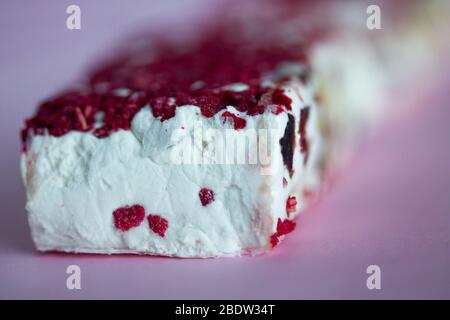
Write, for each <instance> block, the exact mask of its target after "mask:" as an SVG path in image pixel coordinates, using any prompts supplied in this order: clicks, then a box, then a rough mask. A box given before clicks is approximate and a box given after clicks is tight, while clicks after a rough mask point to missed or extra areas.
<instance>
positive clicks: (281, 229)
mask: <svg viewBox="0 0 450 320" xmlns="http://www.w3.org/2000/svg"><path fill="white" fill-rule="evenodd" d="M295 226H296V223H295V221H292V220H289V219H285V220H283V221H281V219H280V218H278V222H277V232H275V233H274V234H272V235H271V236H270V243H271V244H272V247H275V246H276V245H277V244H278V243H279V241H280V239H279V238H280V237H281V236H284V235H286V234H288V233H290V232H292V231H294V229H295Z"/></svg>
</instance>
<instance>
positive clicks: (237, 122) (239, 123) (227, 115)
mask: <svg viewBox="0 0 450 320" xmlns="http://www.w3.org/2000/svg"><path fill="white" fill-rule="evenodd" d="M222 119H223V123H225V122H227V121H231V122H232V123H233V125H234V129H235V130H239V129H243V128H245V125H246V124H247V121H246V120H245V119H242V118H239V117H238V116H237V115H235V114H233V113H231V112H229V111H225V112H224V113H222Z"/></svg>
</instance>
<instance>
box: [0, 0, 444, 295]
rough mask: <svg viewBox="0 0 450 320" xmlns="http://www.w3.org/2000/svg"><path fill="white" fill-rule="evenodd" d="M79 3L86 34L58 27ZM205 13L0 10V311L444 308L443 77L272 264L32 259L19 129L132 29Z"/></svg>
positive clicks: (96, 6) (193, 8)
mask: <svg viewBox="0 0 450 320" xmlns="http://www.w3.org/2000/svg"><path fill="white" fill-rule="evenodd" d="M73 3H76V4H78V5H80V6H81V10H82V30H80V31H69V30H67V29H66V27H65V19H66V14H65V9H66V7H67V6H68V5H69V4H73ZM125 3H127V4H126V5H125ZM212 3H213V1H208V0H189V1H179V0H177V1H175V0H171V1H162V0H160V1H159V0H158V1H143V0H142V1H141V0H139V1H137V0H133V1H127V2H125V1H119V0H115V1H87V0H83V1H81V0H78V1H33V2H31V1H24V0H21V1H13V0H8V1H4V0H3V1H2V2H1V4H0V40H1V46H0V48H1V49H0V97H1V120H0V121H1V125H0V130H1V132H0V140H1V159H0V161H1V166H0V168H1V169H0V172H1V177H0V192H1V193H0V194H1V203H0V204H1V213H0V298H44V299H47V298H75V299H76V298H143V299H165V298H175V299H178V298H182V299H196V298H203V299H216V298H221V299H222V298H223V299H232V298H234V299H244V298H246V299H284V298H285V299H296V298H313V299H315V298H369V299H377V298H388V299H390V298H447V299H448V298H450V145H449V143H450V126H449V120H450V108H449V101H450V92H448V90H446V88H448V87H449V85H450V76H449V74H450V66H449V65H448V64H445V65H443V66H442V69H441V70H442V74H440V75H439V79H440V80H441V81H442V82H443V84H442V85H441V86H440V87H434V88H432V90H431V91H430V92H428V93H426V94H425V93H421V95H420V97H417V98H415V96H414V97H412V96H402V97H401V98H400V97H399V101H398V102H399V103H403V104H405V103H406V104H413V105H415V106H417V109H416V111H415V112H413V113H410V114H408V116H404V117H399V118H397V119H396V120H395V121H390V122H389V123H388V124H386V125H385V126H384V127H383V129H382V130H380V133H378V134H375V135H374V136H373V137H371V138H370V139H369V140H370V141H368V142H367V143H366V144H364V145H363V146H362V147H361V148H360V149H359V151H358V152H357V154H356V156H355V158H354V159H353V160H352V162H351V163H350V164H349V165H348V168H347V169H346V170H344V172H342V173H341V174H340V175H339V177H337V179H336V180H335V181H334V183H333V185H332V186H331V187H329V188H328V189H327V190H326V192H325V193H324V195H323V197H322V199H321V201H320V202H319V203H318V204H317V205H315V206H314V207H313V208H311V209H310V210H308V212H307V214H305V215H304V216H302V217H301V219H300V220H299V221H298V223H299V224H298V229H297V230H296V232H295V233H294V234H292V235H291V236H290V237H288V238H287V240H286V241H284V242H283V243H282V244H281V245H280V246H279V248H277V250H275V251H273V252H271V253H269V254H267V255H264V256H259V257H253V258H249V257H244V258H236V259H207V260H199V259H190V260H189V259H187V260H186V259H168V258H155V257H140V256H97V255H66V254H39V253H37V252H36V251H34V249H33V246H32V243H31V240H30V237H29V230H28V225H27V220H26V213H25V210H24V205H25V197H24V190H23V187H22V184H21V181H20V176H19V138H18V132H19V129H20V127H21V124H22V121H23V119H24V118H25V117H27V116H30V115H31V114H32V112H33V110H34V108H35V106H36V105H37V103H38V102H39V101H40V100H42V99H43V98H45V97H47V96H48V95H50V94H52V93H55V92H56V91H58V90H59V89H61V88H64V87H65V86H67V85H68V84H70V83H71V82H72V81H74V80H75V79H79V78H80V77H81V76H82V75H83V72H84V71H85V70H86V68H87V67H88V66H89V65H91V64H92V57H93V56H94V57H98V56H99V55H101V53H104V52H106V51H107V49H108V48H111V47H113V46H114V44H115V43H116V41H118V40H120V39H122V38H123V37H125V36H126V35H127V34H129V33H130V32H131V31H133V30H135V29H136V28H137V27H139V26H142V25H146V26H149V27H151V28H153V29H156V28H162V27H163V26H171V27H175V28H176V27H177V26H178V25H182V23H183V22H185V21H195V19H196V17H198V16H202V15H203V14H204V13H205V12H207V11H208V10H210V7H211V6H212ZM436 79H437V76H436ZM423 80H424V82H427V83H429V82H431V81H432V80H433V79H430V78H425V77H424V79H423ZM71 264H77V265H79V266H80V267H81V270H82V289H81V290H73V291H70V290H67V289H66V286H65V283H66V276H67V275H66V273H65V270H66V267H67V266H68V265H71ZM371 264H376V265H379V266H380V267H381V271H382V289H381V290H368V289H367V288H366V278H367V275H366V268H367V266H369V265H371Z"/></svg>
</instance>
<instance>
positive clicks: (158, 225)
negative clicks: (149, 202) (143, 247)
mask: <svg viewBox="0 0 450 320" xmlns="http://www.w3.org/2000/svg"><path fill="white" fill-rule="evenodd" d="M147 220H148V226H149V227H150V229H151V230H152V231H153V232H154V233H156V234H157V235H159V236H160V237H161V238H164V236H165V235H166V230H167V228H168V227H169V222H168V221H167V220H166V219H164V218H163V217H161V216H158V215H149V216H148V217H147Z"/></svg>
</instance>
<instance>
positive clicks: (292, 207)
mask: <svg viewBox="0 0 450 320" xmlns="http://www.w3.org/2000/svg"><path fill="white" fill-rule="evenodd" d="M296 207H297V198H296V197H294V196H289V198H288V199H287V201H286V212H287V215H288V217H289V214H290V213H292V212H295V211H296Z"/></svg>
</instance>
